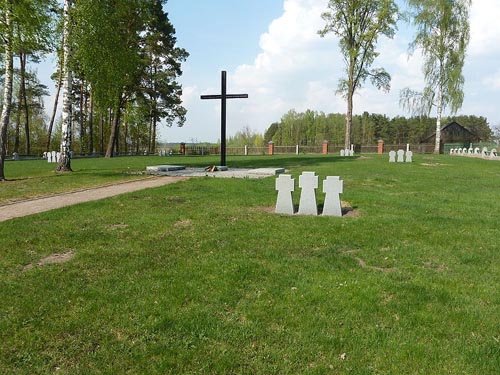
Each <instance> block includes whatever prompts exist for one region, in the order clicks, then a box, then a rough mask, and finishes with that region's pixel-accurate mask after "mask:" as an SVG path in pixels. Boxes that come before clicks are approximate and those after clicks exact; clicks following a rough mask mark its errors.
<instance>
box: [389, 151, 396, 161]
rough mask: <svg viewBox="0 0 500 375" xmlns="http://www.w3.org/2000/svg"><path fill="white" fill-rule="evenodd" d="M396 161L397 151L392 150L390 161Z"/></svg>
mask: <svg viewBox="0 0 500 375" xmlns="http://www.w3.org/2000/svg"><path fill="white" fill-rule="evenodd" d="M395 162H396V151H394V150H392V151H390V152H389V163H395Z"/></svg>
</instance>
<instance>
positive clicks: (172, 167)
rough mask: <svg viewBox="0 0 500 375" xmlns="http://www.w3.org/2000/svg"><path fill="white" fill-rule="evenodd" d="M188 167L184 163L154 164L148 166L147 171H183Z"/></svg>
mask: <svg viewBox="0 0 500 375" xmlns="http://www.w3.org/2000/svg"><path fill="white" fill-rule="evenodd" d="M184 169H186V167H184V166H183V165H153V166H150V167H146V171H149V172H171V171H181V170H184Z"/></svg>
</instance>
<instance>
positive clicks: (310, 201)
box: [275, 172, 344, 216]
mask: <svg viewBox="0 0 500 375" xmlns="http://www.w3.org/2000/svg"><path fill="white" fill-rule="evenodd" d="M299 187H300V188H301V189H302V190H301V192H300V201H299V211H298V214H299V215H318V206H317V204H316V189H317V188H318V176H316V174H315V173H314V172H302V175H300V176H299ZM343 189H344V181H342V180H341V179H340V177H339V176H328V177H327V178H326V180H324V181H323V193H324V194H326V195H325V203H324V205H323V213H322V215H323V216H342V206H341V203H340V194H342V193H343ZM276 190H277V191H278V199H277V201H276V210H275V212H276V213H278V214H287V215H293V214H294V213H295V210H294V206H293V196H292V193H293V192H294V191H295V179H293V178H292V176H291V175H288V174H282V175H280V176H279V177H278V178H277V179H276Z"/></svg>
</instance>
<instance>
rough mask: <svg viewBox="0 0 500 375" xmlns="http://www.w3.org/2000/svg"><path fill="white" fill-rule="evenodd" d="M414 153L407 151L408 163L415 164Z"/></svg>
mask: <svg viewBox="0 0 500 375" xmlns="http://www.w3.org/2000/svg"><path fill="white" fill-rule="evenodd" d="M412 158H413V152H412V151H406V162H407V163H411V162H413V160H412Z"/></svg>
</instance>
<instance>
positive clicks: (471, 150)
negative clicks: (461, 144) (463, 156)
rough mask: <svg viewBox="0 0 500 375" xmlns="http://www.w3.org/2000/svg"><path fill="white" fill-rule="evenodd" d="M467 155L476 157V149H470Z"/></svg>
mask: <svg viewBox="0 0 500 375" xmlns="http://www.w3.org/2000/svg"><path fill="white" fill-rule="evenodd" d="M467 153H468V154H469V156H471V155H474V149H473V148H472V147H471V148H469V150H468V151H467Z"/></svg>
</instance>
